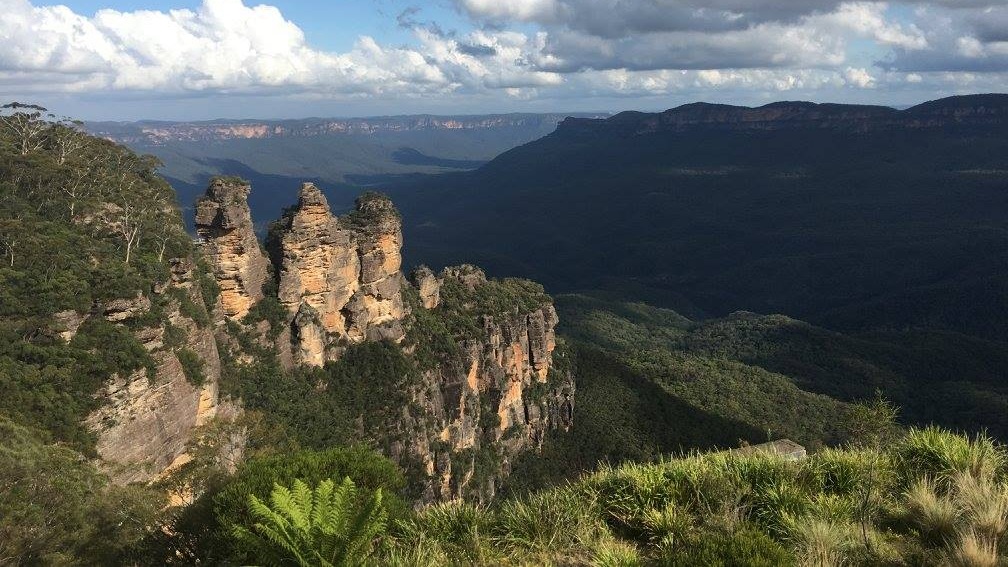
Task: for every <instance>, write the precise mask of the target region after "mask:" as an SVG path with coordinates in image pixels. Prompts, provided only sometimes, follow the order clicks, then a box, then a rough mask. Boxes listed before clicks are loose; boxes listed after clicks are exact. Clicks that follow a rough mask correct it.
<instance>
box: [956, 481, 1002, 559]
mask: <svg viewBox="0 0 1008 567" xmlns="http://www.w3.org/2000/svg"><path fill="white" fill-rule="evenodd" d="M954 487H955V488H954V492H955V498H956V502H957V503H958V505H959V508H960V511H961V512H962V514H963V516H964V517H965V519H966V521H967V522H968V523H969V524H970V526H971V528H972V529H973V530H975V531H976V532H977V533H978V534H980V535H982V536H984V537H986V538H988V539H989V540H990V541H993V542H995V543H996V542H998V541H1000V540H1001V537H1002V536H1003V535H1004V534H1005V532H1006V531H1008V486H1006V485H1005V484H1003V483H998V482H996V481H995V480H993V479H991V478H977V477H975V476H973V475H972V474H969V473H960V474H959V475H958V476H957V477H956V479H955V483H954Z"/></svg>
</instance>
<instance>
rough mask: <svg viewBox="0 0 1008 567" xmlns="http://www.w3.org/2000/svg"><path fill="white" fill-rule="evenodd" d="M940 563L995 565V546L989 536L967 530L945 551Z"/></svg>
mask: <svg viewBox="0 0 1008 567" xmlns="http://www.w3.org/2000/svg"><path fill="white" fill-rule="evenodd" d="M941 564H942V565H945V566H948V567H997V566H998V564H999V558H998V550H997V546H996V545H995V544H994V542H992V541H990V539H989V538H987V537H985V536H983V535H981V534H978V533H977V532H975V531H973V530H967V531H965V532H964V533H962V534H961V535H960V536H959V538H958V539H957V540H956V541H955V543H954V544H953V545H951V546H949V548H948V549H947V550H946V551H945V553H944V554H943V557H942V560H941Z"/></svg>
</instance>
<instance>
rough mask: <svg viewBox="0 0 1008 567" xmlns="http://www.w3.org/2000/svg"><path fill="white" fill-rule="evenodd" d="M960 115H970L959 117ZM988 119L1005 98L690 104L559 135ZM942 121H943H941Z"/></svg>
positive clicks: (582, 123) (571, 122)
mask: <svg viewBox="0 0 1008 567" xmlns="http://www.w3.org/2000/svg"><path fill="white" fill-rule="evenodd" d="M963 109H966V110H968V111H971V112H965V113H964V112H961V111H962V110H963ZM957 111H959V112H957ZM992 116H994V117H997V119H998V120H1002V119H1004V117H1005V116H1008V94H995V93H992V94H982V95H959V96H954V97H947V98H943V99H937V100H933V101H928V102H924V103H921V104H918V105H915V106H912V107H910V108H906V109H903V110H898V109H896V108H891V107H887V106H877V105H860V104H838V103H814V102H807V101H777V102H772V103H769V104H765V105H762V106H756V107H750V106H736V105H729V104H714V103H706V102H693V103H688V104H683V105H680V106H677V107H675V108H670V109H668V110H664V111H662V112H654V113H647V112H636V111H626V112H620V113H618V114H615V115H614V116H612V117H609V118H601V119H590V118H577V117H571V118H567V119H565V120H564V121H563V122H561V123H560V124H559V126H558V127H557V131H558V133H561V134H563V133H567V131H568V130H573V131H574V132H584V131H585V130H586V129H590V128H593V127H596V128H603V129H606V128H611V129H614V130H617V131H620V132H624V133H633V134H647V133H653V132H657V131H663V130H675V129H685V128H688V127H691V126H699V125H704V126H710V127H714V128H717V127H722V128H728V127H731V126H734V127H736V128H738V129H778V128H786V127H789V126H790V127H801V126H806V125H810V124H811V125H813V126H812V127H818V128H826V127H833V128H844V129H851V130H855V131H865V130H866V129H869V128H879V127H883V128H893V127H904V128H922V127H940V126H947V125H949V124H950V123H973V122H976V121H978V120H983V119H986V118H990V117H992ZM881 118H885V119H889V121H888V122H883V123H882V124H881V125H875V124H871V123H870V122H868V121H871V120H878V119H881ZM925 118H931V119H932V121H930V122H921V120H922V119H925ZM941 118H944V119H945V120H940V119H941ZM824 121H825V122H824Z"/></svg>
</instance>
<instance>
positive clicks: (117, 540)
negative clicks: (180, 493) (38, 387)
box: [0, 415, 164, 565]
mask: <svg viewBox="0 0 1008 567" xmlns="http://www.w3.org/2000/svg"><path fill="white" fill-rule="evenodd" d="M163 507H164V497H163V495H161V494H159V493H158V492H157V491H155V490H150V489H147V488H143V487H115V486H110V485H109V484H108V481H107V479H106V478H105V477H104V476H102V475H101V474H99V473H98V471H97V470H95V468H94V467H93V466H92V465H91V464H89V463H88V462H87V461H86V460H84V459H83V458H82V456H81V455H80V454H79V453H77V452H75V451H73V450H72V449H69V448H67V447H65V446H61V445H56V444H52V443H49V442H48V441H47V439H46V438H45V435H44V434H42V433H41V432H38V431H37V430H32V429H28V428H25V427H22V426H20V425H17V424H15V423H14V422H12V421H10V420H9V419H7V418H6V417H4V416H3V415H0V558H2V560H3V562H4V563H5V564H12V565H54V564H65V565H70V564H81V563H85V564H96V565H101V564H104V565H109V564H122V563H127V562H131V561H132V560H134V559H136V558H138V557H139V556H140V554H141V552H142V549H143V547H144V541H145V540H146V539H147V538H148V537H150V536H151V535H152V534H153V533H155V532H156V531H157V530H158V529H159V528H160V525H161V521H162V518H161V510H162V508H163Z"/></svg>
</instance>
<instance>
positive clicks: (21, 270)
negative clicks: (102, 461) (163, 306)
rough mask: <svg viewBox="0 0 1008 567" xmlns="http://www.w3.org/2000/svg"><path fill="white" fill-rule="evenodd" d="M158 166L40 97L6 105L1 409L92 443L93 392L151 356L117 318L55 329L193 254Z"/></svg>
mask: <svg viewBox="0 0 1008 567" xmlns="http://www.w3.org/2000/svg"><path fill="white" fill-rule="evenodd" d="M157 165H158V163H157V161H156V160H154V159H151V158H150V157H148V156H138V155H136V154H135V153H133V152H132V151H130V150H128V149H126V148H124V147H122V146H118V145H116V144H113V143H111V142H108V141H106V140H101V139H98V138H93V137H90V136H87V135H86V134H84V133H83V132H82V131H81V130H80V128H79V126H78V125H77V124H76V123H73V122H70V121H67V120H62V119H57V118H55V117H52V116H51V115H48V114H46V112H45V109H42V108H40V107H35V106H31V105H17V104H14V105H6V106H5V107H4V108H3V109H2V112H0V335H2V337H3V338H2V339H0V413H4V414H6V415H8V416H9V417H11V418H12V419H15V420H17V421H19V422H21V423H25V424H29V425H32V426H35V427H39V428H41V429H43V430H45V431H48V432H50V433H51V434H52V435H53V436H54V437H55V438H56V439H57V440H60V441H66V442H70V443H71V444H72V445H73V446H74V447H76V448H79V449H81V450H84V451H87V452H90V451H93V442H94V441H93V436H92V434H91V433H89V432H88V431H87V430H86V429H85V428H84V426H83V425H82V424H81V423H82V421H83V420H84V417H85V416H86V415H87V414H88V413H89V412H90V411H92V410H93V409H94V408H95V406H96V405H97V404H98V403H99V402H98V401H97V400H96V399H95V397H94V392H95V391H96V390H97V389H98V388H99V387H100V386H101V385H102V384H103V383H104V382H105V380H107V379H108V378H109V377H110V376H113V375H115V374H117V373H118V374H122V373H129V372H132V371H135V370H138V369H140V368H144V367H147V368H148V369H151V367H152V362H151V360H150V358H149V357H148V356H147V353H146V352H144V349H143V348H142V347H141V346H140V345H139V343H138V342H137V341H136V339H135V338H134V337H133V336H132V335H131V334H130V333H128V332H125V331H122V332H120V331H118V330H117V327H115V326H114V325H100V324H99V323H89V324H87V325H85V326H84V327H82V328H81V330H80V332H79V333H78V334H77V338H76V339H74V340H73V341H70V342H69V343H67V342H65V341H64V340H63V339H62V338H61V337H60V336H59V333H60V332H62V331H65V330H71V331H73V330H75V326H76V325H77V324H79V322H74V319H75V317H74V316H72V315H71V313H72V312H76V313H77V314H87V313H89V312H91V311H92V309H93V308H95V307H96V306H101V305H104V304H108V303H109V302H111V301H113V300H116V299H124V298H136V297H137V295H138V294H141V293H148V292H149V291H150V290H151V289H152V288H153V287H154V286H155V285H156V284H160V283H164V282H166V281H167V280H168V278H169V271H168V269H169V267H168V262H167V259H168V258H172V257H179V256H183V257H184V256H187V255H188V254H189V252H190V246H191V245H190V241H189V238H188V236H187V235H186V233H185V231H184V230H183V228H182V221H181V218H180V216H179V212H178V210H177V207H176V206H175V201H174V193H173V191H172V189H171V187H169V186H168V184H167V183H165V182H164V181H163V180H161V179H160V178H159V177H158V176H157V175H156V174H155V172H154V169H155V168H156V167H157ZM99 308H100V307H99ZM61 312H63V313H64V314H66V315H70V316H68V317H66V318H64V319H59V320H58V319H57V318H56V317H54V316H55V315H56V314H57V313H61ZM68 326H69V327H70V328H69V329H67V327H68Z"/></svg>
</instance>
